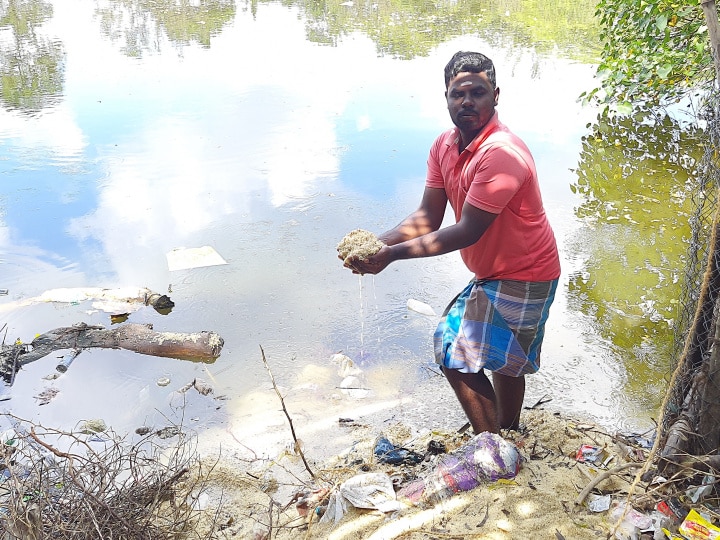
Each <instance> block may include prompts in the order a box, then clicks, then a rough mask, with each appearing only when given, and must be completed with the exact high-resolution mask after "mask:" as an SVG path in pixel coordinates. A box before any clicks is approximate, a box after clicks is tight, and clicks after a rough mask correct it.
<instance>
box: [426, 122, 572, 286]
mask: <svg viewBox="0 0 720 540" xmlns="http://www.w3.org/2000/svg"><path fill="white" fill-rule="evenodd" d="M459 141H460V134H459V132H458V131H457V128H455V129H452V130H450V131H447V132H445V133H443V134H442V135H440V136H439V137H438V138H437V139H436V140H435V142H434V143H433V145H432V148H431V149H430V157H429V158H428V173H427V180H426V184H425V185H426V186H427V187H430V188H442V189H444V190H445V193H446V194H447V197H448V200H449V201H450V205H451V206H452V208H453V210H454V211H455V220H456V221H459V220H460V215H461V212H462V207H463V204H464V203H465V202H466V201H467V202H468V203H469V204H471V205H473V206H475V207H477V208H480V209H481V210H485V211H486V212H491V213H493V214H497V217H496V218H495V220H494V221H493V223H492V224H491V225H490V227H489V228H488V230H487V231H485V234H483V235H482V237H481V238H480V240H478V241H477V242H475V244H473V245H472V246H470V247H467V248H465V249H462V250H460V254H461V256H462V258H463V261H465V264H466V265H467V267H468V268H469V269H470V271H472V272H474V273H475V276H476V277H477V278H478V279H513V280H518V281H549V280H552V279H556V278H558V277H560V258H559V256H558V251H557V244H556V242H555V235H554V234H553V231H552V228H551V227H550V223H549V222H548V220H547V216H546V215H545V209H544V208H543V204H542V197H541V195H540V186H539V183H538V179H537V172H536V170H535V161H534V160H533V158H532V155H531V154H530V150H528V148H527V146H525V143H524V142H522V140H520V138H519V137H517V136H516V135H514V134H513V133H511V132H510V130H509V129H508V128H507V127H506V126H505V125H504V124H501V123H500V121H499V120H498V115H497V112H496V113H495V115H494V116H493V117H492V119H491V120H490V121H489V122H488V123H487V125H486V126H485V127H484V128H483V130H482V131H481V132H480V133H479V134H478V135H477V137H475V139H473V141H472V142H471V143H470V144H469V145H468V146H467V148H465V150H463V151H462V153H459V152H458V144H459Z"/></svg>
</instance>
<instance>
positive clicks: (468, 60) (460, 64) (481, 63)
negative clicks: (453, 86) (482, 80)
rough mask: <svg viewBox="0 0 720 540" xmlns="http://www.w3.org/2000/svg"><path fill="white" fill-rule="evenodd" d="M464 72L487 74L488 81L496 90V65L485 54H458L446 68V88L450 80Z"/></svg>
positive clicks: (459, 52) (463, 52)
mask: <svg viewBox="0 0 720 540" xmlns="http://www.w3.org/2000/svg"><path fill="white" fill-rule="evenodd" d="M462 72H469V73H485V74H486V75H487V78H488V81H490V83H492V85H493V88H495V85H496V82H495V65H494V64H493V62H492V60H490V59H489V58H488V57H487V56H485V55H484V54H480V53H478V52H468V51H458V52H456V53H455V54H454V55H453V57H452V58H451V59H450V61H449V62H448V63H447V65H446V66H445V88H447V87H448V84H449V83H450V79H452V78H453V77H455V76H456V75H457V74H458V73H462Z"/></svg>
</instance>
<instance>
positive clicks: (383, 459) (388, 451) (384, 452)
mask: <svg viewBox="0 0 720 540" xmlns="http://www.w3.org/2000/svg"><path fill="white" fill-rule="evenodd" d="M373 452H374V454H375V456H377V458H378V461H379V462H380V463H389V464H390V465H401V464H403V463H405V464H407V465H417V464H418V463H420V462H421V461H422V460H423V459H424V456H423V455H421V454H418V453H417V452H414V451H412V450H408V449H407V448H402V447H399V446H395V445H394V444H393V443H391V442H390V441H389V440H388V439H387V438H386V437H384V436H383V435H380V437H378V438H377V440H376V441H375V449H374V451H373Z"/></svg>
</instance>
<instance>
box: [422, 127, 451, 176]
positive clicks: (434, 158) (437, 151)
mask: <svg viewBox="0 0 720 540" xmlns="http://www.w3.org/2000/svg"><path fill="white" fill-rule="evenodd" d="M444 139H445V137H444V135H441V136H440V137H438V138H437V139H435V142H434V143H433V145H432V146H431V147H430V155H429V156H428V161H427V177H426V178H425V187H429V188H440V189H442V188H444V187H445V181H444V180H443V174H442V155H443V151H445V150H446V149H447V148H446V146H447V145H446V144H445V142H444Z"/></svg>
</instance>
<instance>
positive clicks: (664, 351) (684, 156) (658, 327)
mask: <svg viewBox="0 0 720 540" xmlns="http://www.w3.org/2000/svg"><path fill="white" fill-rule="evenodd" d="M702 140H703V133H702V131H701V130H699V129H698V128H697V127H695V126H693V125H687V124H685V123H681V122H678V121H677V120H674V119H672V118H671V117H669V116H663V117H661V118H646V117H643V116H641V115H638V116H636V117H635V118H608V117H602V118H600V120H599V122H598V123H597V124H595V125H593V127H592V131H591V133H590V134H588V135H587V136H585V137H583V148H582V152H581V153H580V161H579V164H578V168H577V171H576V172H577V175H578V179H577V182H576V183H575V184H573V185H572V186H571V187H572V188H573V190H575V191H576V192H577V193H579V194H580V195H582V203H581V204H580V205H579V206H578V207H577V209H576V213H577V216H578V217H579V218H580V219H581V220H582V222H583V223H584V224H585V226H584V227H582V228H581V229H580V231H579V232H578V236H577V246H576V248H577V251H578V256H582V257H583V258H584V264H583V265H582V268H581V269H579V270H577V271H575V272H574V273H573V275H571V276H570V281H569V290H568V299H569V302H570V305H571V307H572V309H576V310H578V311H580V312H582V313H585V314H587V315H589V316H590V317H591V318H590V319H589V320H590V321H592V322H591V324H592V326H593V331H594V332H597V333H598V334H599V335H601V336H603V337H605V338H606V339H608V340H609V341H610V342H611V343H612V344H613V348H614V354H615V356H616V358H617V361H618V362H620V363H621V364H622V365H623V366H624V369H625V370H626V371H627V373H628V374H630V376H628V377H627V378H626V381H627V382H626V384H625V385H624V391H625V392H627V393H628V394H629V395H634V396H646V397H645V398H644V401H645V403H646V405H647V406H648V407H657V406H658V405H659V404H660V401H661V399H662V397H663V395H664V389H665V385H666V381H665V380H664V379H663V377H662V376H663V375H664V374H667V373H669V372H670V370H671V368H672V358H671V354H670V353H671V349H672V345H673V344H672V337H673V330H672V329H673V324H674V323H675V321H676V319H677V317H678V309H679V304H678V299H679V298H681V290H680V288H681V286H682V279H683V272H684V268H685V253H686V250H687V245H688V240H689V238H690V224H689V219H690V215H691V213H692V199H691V197H692V189H693V186H694V178H695V177H696V175H697V173H698V169H697V168H698V166H699V160H700V157H701V150H702V145H701V143H702ZM583 246H584V247H583Z"/></svg>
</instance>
